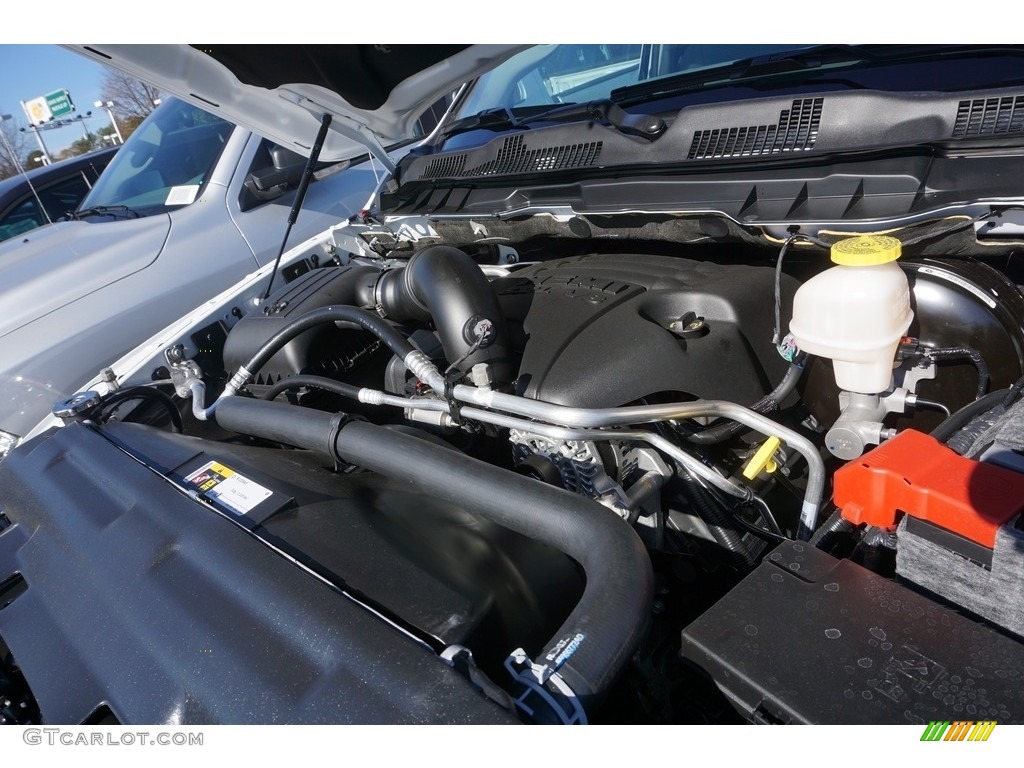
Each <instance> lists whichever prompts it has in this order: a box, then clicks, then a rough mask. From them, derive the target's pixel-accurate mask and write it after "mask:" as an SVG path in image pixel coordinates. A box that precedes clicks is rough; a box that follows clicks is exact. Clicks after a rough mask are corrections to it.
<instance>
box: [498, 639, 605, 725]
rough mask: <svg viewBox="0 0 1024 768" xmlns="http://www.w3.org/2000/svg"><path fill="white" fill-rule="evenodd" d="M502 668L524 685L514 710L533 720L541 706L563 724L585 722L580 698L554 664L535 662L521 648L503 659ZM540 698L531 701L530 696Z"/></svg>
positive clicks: (585, 716)
mask: <svg viewBox="0 0 1024 768" xmlns="http://www.w3.org/2000/svg"><path fill="white" fill-rule="evenodd" d="M505 669H507V670H508V672H509V674H510V675H512V679H513V680H515V682H517V683H519V684H520V685H522V686H523V693H522V694H520V695H519V696H518V697H517V698H516V700H515V705H516V709H518V710H520V711H521V712H522V713H523V714H525V715H526V716H527V717H529V718H531V719H533V720H536V719H537V717H536V715H537V712H538V710H539V709H540V708H543V709H546V710H547V711H549V712H551V713H553V714H554V715H555V716H556V717H557V718H558V720H559V721H560V722H561V723H562V725H586V724H587V713H586V712H585V711H584V709H583V705H582V704H581V703H580V699H579V697H578V696H577V695H576V693H575V692H574V691H573V690H572V688H570V687H569V684H568V683H567V682H565V679H564V678H563V677H562V676H561V675H560V674H558V671H557V667H549V666H547V665H546V664H535V663H534V662H533V661H531V660H530V657H529V656H527V654H526V651H524V650H523V649H522V648H516V649H515V650H514V651H512V653H511V654H509V657H508V658H507V659H505ZM533 698H539V699H540V701H537V702H534V703H530V701H529V700H530V699H533Z"/></svg>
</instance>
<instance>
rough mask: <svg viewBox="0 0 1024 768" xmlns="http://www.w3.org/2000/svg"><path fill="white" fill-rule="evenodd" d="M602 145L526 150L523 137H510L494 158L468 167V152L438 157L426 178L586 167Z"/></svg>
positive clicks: (592, 163) (431, 162)
mask: <svg viewBox="0 0 1024 768" xmlns="http://www.w3.org/2000/svg"><path fill="white" fill-rule="evenodd" d="M601 147H602V142H600V141H589V142H587V143H585V144H566V145H564V146H560V147H541V148H540V149H527V148H526V147H525V145H524V143H523V137H522V136H509V137H507V138H506V139H505V140H504V142H502V145H501V149H499V150H498V154H497V156H496V157H495V158H494V159H493V160H488V161H487V162H486V163H484V164H482V165H478V166H477V167H476V168H470V169H469V170H466V169H465V165H466V155H465V154H459V155H448V156H447V157H438V158H435V159H434V160H431V161H430V164H429V165H427V168H426V170H425V171H424V172H423V178H427V179H438V178H452V177H474V176H496V175H504V174H515V173H537V172H538V171H560V170H564V169H566V168H585V167H587V166H591V165H594V164H595V163H597V159H598V157H599V156H600V155H601Z"/></svg>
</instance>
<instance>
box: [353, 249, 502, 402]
mask: <svg viewBox="0 0 1024 768" xmlns="http://www.w3.org/2000/svg"><path fill="white" fill-rule="evenodd" d="M374 294H375V295H374V297H373V301H374V302H375V303H376V304H379V305H380V306H381V307H382V308H383V310H384V312H385V314H386V315H387V316H388V317H390V318H393V319H395V320H397V321H399V322H408V321H410V320H419V321H426V320H433V322H434V325H435V326H436V327H437V331H438V334H439V335H440V337H441V346H442V347H443V348H444V355H445V358H446V359H447V360H448V362H449V363H455V362H457V361H461V362H459V365H458V368H459V370H461V371H463V372H466V371H469V369H470V368H472V367H473V366H474V365H476V364H477V363H488V364H490V365H491V368H492V371H493V374H494V377H495V380H496V381H498V382H500V383H505V382H508V381H511V379H512V376H513V375H514V371H513V367H512V364H511V359H510V355H509V346H508V341H507V333H506V330H505V315H504V313H503V312H502V310H501V305H500V304H499V303H498V297H497V296H496V295H495V293H494V289H493V288H492V287H491V284H490V282H489V281H488V280H487V276H486V275H484V273H483V270H481V269H480V267H479V265H478V264H477V263H476V262H475V261H473V260H472V259H471V258H470V257H469V255H468V254H466V253H465V252H463V251H460V250H459V249H458V248H452V247H451V246H447V245H432V246H429V247H427V248H424V249H423V250H422V251H419V252H418V253H416V254H415V255H414V256H413V257H412V258H411V259H409V263H408V264H407V265H406V266H405V268H404V269H396V270H392V271H390V272H385V273H383V274H382V275H381V277H380V280H379V281H378V282H377V285H376V287H375V289H374ZM485 319H486V320H489V321H490V323H491V330H490V331H489V334H488V339H487V340H486V341H485V343H484V344H481V345H480V346H479V348H478V349H475V350H474V349H473V346H474V343H475V342H476V341H477V340H478V335H477V334H476V333H475V332H474V329H475V327H476V325H477V323H479V321H481V320H485Z"/></svg>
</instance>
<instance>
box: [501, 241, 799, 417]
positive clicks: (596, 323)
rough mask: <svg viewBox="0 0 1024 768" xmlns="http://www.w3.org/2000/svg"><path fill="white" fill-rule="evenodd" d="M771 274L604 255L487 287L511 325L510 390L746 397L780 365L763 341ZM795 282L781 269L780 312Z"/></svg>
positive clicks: (597, 402) (544, 395)
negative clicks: (515, 357) (513, 373)
mask: <svg viewBox="0 0 1024 768" xmlns="http://www.w3.org/2000/svg"><path fill="white" fill-rule="evenodd" d="M773 280H774V274H773V270H772V269H771V268H770V267H752V266H750V265H738V264H716V263H711V262H700V261H691V260H689V259H677V258H673V257H668V256H652V255H621V254H615V255H595V256H583V257H573V258H567V259H559V260H556V261H551V262H545V263H544V264H539V265H535V266H531V267H527V268H525V269H522V270H520V271H517V272H516V273H514V276H512V277H508V278H503V279H500V280H496V281H495V283H494V286H495V289H496V290H497V292H498V297H499V299H500V300H501V302H502V306H503V308H504V310H505V314H506V317H507V318H508V319H509V322H510V324H511V323H518V324H520V327H519V328H518V329H517V330H521V334H520V341H521V343H522V344H523V346H524V349H523V357H522V365H521V367H520V372H519V379H518V387H517V389H518V392H519V393H520V394H524V395H526V396H528V397H535V398H538V399H541V400H547V401H550V402H554V403H559V404H562V405H574V406H578V407H589V408H597V407H613V406H618V405H622V404H624V403H629V402H633V401H635V400H638V399H640V398H643V397H647V396H649V395H652V394H656V393H659V392H677V393H678V392H683V393H688V394H691V395H694V396H696V397H701V398H710V399H725V400H731V401H733V402H738V403H745V404H746V403H752V402H754V401H756V400H757V399H758V398H760V397H761V396H762V395H764V394H765V393H766V392H768V391H770V390H771V388H772V386H773V385H774V383H775V382H777V381H778V379H780V378H781V377H782V376H783V375H784V373H785V369H786V361H785V360H783V359H782V358H781V357H780V356H779V355H778V353H777V352H776V350H775V347H774V345H773V344H772V343H771V337H772V323H773V318H772V306H773V302H772V297H773V293H774V286H773ZM795 288H796V281H794V280H792V279H791V278H784V280H783V307H784V308H783V316H788V311H789V310H788V307H789V305H790V304H791V300H792V295H793V293H794V291H795ZM691 313H692V314H691ZM512 335H513V338H515V336H516V334H515V333H513V334H512Z"/></svg>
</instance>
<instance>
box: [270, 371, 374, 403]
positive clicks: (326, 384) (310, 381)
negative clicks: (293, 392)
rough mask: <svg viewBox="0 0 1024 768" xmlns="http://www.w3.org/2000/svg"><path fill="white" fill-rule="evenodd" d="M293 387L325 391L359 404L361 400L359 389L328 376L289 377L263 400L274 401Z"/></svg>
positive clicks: (276, 385) (271, 389) (282, 380)
mask: <svg viewBox="0 0 1024 768" xmlns="http://www.w3.org/2000/svg"><path fill="white" fill-rule="evenodd" d="M292 387H312V388H314V389H323V390H326V391H327V392H333V393H334V394H336V395H341V396H342V397H347V398H349V399H350V400H355V401H357V402H358V400H359V387H354V386H352V385H351V384H346V383H345V382H343V381H335V380H334V379H328V378H327V377H326V376H288V377H287V378H284V379H281V380H280V381H279V382H277V384H275V385H274V386H272V387H271V388H270V389H268V390H267V391H266V392H265V393H264V394H263V399H264V400H273V399H274V398H275V397H277V396H278V395H280V394H281V393H282V392H284V391H285V390H286V389H291V388H292Z"/></svg>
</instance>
